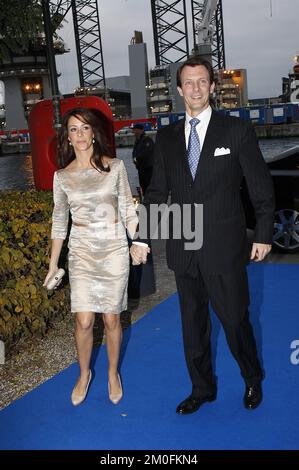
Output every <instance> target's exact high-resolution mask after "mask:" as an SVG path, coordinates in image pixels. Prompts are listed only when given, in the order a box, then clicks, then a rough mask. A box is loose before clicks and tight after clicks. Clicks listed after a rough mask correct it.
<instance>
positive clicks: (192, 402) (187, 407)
mask: <svg viewBox="0 0 299 470" xmlns="http://www.w3.org/2000/svg"><path fill="white" fill-rule="evenodd" d="M214 400H216V393H215V394H213V395H208V396H206V397H200V398H198V397H194V396H193V395H190V396H189V397H188V398H186V400H184V401H182V403H180V404H179V405H178V407H177V409H176V412H177V413H178V414H180V415H187V414H190V413H194V412H195V411H197V410H198V408H200V407H201V405H202V404H203V403H205V402H207V401H214Z"/></svg>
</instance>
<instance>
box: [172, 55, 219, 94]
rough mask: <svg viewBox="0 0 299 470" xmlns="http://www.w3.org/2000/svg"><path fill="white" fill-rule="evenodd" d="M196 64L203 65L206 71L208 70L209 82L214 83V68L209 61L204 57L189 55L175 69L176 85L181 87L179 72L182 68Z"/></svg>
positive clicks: (180, 72)
mask: <svg viewBox="0 0 299 470" xmlns="http://www.w3.org/2000/svg"><path fill="white" fill-rule="evenodd" d="M197 65H203V66H204V67H205V68H206V69H207V71H208V72H209V78H210V84H211V85H212V83H214V81H215V77H214V69H213V67H212V65H211V64H210V62H209V61H208V60H205V59H201V58H200V57H199V56H193V57H189V59H187V60H186V61H185V62H184V63H183V64H182V65H181V66H180V67H179V68H178V70H177V75H176V83H177V86H179V87H181V86H182V82H181V74H182V70H183V68H184V67H186V66H189V67H196V66H197Z"/></svg>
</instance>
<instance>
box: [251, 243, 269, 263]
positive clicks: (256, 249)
mask: <svg viewBox="0 0 299 470" xmlns="http://www.w3.org/2000/svg"><path fill="white" fill-rule="evenodd" d="M270 251H271V245H266V244H265V243H253V245H252V250H251V256H250V259H251V260H252V261H262V260H263V259H264V258H265V257H266V256H267V254H268V253H270Z"/></svg>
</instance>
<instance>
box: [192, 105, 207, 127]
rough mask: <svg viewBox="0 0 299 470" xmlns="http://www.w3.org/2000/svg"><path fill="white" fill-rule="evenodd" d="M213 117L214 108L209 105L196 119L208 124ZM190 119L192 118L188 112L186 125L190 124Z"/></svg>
mask: <svg viewBox="0 0 299 470" xmlns="http://www.w3.org/2000/svg"><path fill="white" fill-rule="evenodd" d="M211 115H212V108H211V106H210V105H209V106H208V107H207V108H206V109H205V110H204V111H202V112H201V113H199V114H198V115H197V116H195V117H196V118H197V119H199V120H200V121H201V122H208V121H209V120H210V117H211ZM190 119H192V117H191V116H190V115H189V114H188V113H187V111H186V125H188V124H189V121H190Z"/></svg>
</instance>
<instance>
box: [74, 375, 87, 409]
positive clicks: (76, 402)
mask: <svg viewBox="0 0 299 470" xmlns="http://www.w3.org/2000/svg"><path fill="white" fill-rule="evenodd" d="M91 377H92V373H91V370H90V371H89V377H88V382H87V385H86V388H85V392H84V393H83V394H82V395H80V394H79V393H76V392H75V389H76V385H75V387H74V389H73V392H72V396H71V401H72V404H73V405H74V406H78V405H80V403H82V402H83V401H84V400H85V398H86V395H87V392H88V387H89V384H90V381H91Z"/></svg>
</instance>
